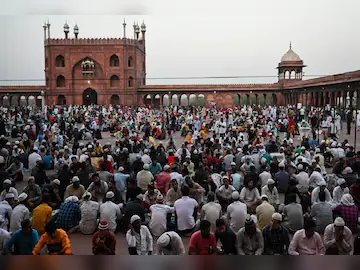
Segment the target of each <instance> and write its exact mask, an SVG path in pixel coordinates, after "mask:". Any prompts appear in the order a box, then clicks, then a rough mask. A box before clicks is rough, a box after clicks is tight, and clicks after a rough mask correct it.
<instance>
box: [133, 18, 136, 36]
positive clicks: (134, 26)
mask: <svg viewBox="0 0 360 270" xmlns="http://www.w3.org/2000/svg"><path fill="white" fill-rule="evenodd" d="M133 28H134V39H136V24H135V21H134V24H133Z"/></svg>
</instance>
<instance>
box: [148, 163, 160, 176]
mask: <svg viewBox="0 0 360 270" xmlns="http://www.w3.org/2000/svg"><path fill="white" fill-rule="evenodd" d="M161 170H162V168H161V165H160V163H156V165H154V164H152V163H151V164H150V165H149V171H150V172H151V173H152V174H153V175H154V176H155V175H157V174H159V173H161Z"/></svg>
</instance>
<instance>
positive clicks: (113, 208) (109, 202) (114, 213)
mask: <svg viewBox="0 0 360 270" xmlns="http://www.w3.org/2000/svg"><path fill="white" fill-rule="evenodd" d="M113 200H114V192H112V191H108V192H107V193H106V196H105V199H104V203H103V204H101V205H100V220H103V221H106V222H107V223H108V226H109V230H110V231H111V232H115V231H118V230H119V229H120V227H121V226H120V224H121V220H122V213H121V210H120V206H119V205H117V204H115V203H114V202H113Z"/></svg>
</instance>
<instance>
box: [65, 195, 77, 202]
mask: <svg viewBox="0 0 360 270" xmlns="http://www.w3.org/2000/svg"><path fill="white" fill-rule="evenodd" d="M78 201H79V198H78V197H76V196H70V197H68V198H66V199H65V203H68V202H74V203H77V202H78Z"/></svg>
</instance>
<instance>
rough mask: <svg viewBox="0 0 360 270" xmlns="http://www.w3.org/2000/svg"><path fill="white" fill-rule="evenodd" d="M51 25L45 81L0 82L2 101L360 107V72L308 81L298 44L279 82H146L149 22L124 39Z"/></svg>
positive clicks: (290, 52) (6, 103) (284, 62)
mask: <svg viewBox="0 0 360 270" xmlns="http://www.w3.org/2000/svg"><path fill="white" fill-rule="evenodd" d="M50 27H51V25H50V23H49V22H48V23H45V24H44V26H43V30H44V61H45V85H43V86H0V104H1V105H4V106H9V105H19V104H21V105H32V104H37V105H39V106H41V105H44V104H48V105H56V104H58V105H64V104H77V105H80V104H85V105H89V104H104V105H109V104H113V105H117V104H123V105H128V106H129V105H151V106H153V107H160V106H168V105H183V106H188V105H193V106H196V105H200V106H212V105H215V104H216V105H217V106H220V107H232V106H239V105H250V104H258V105H287V104H292V105H296V104H299V103H300V104H302V105H314V106H325V105H327V104H329V105H331V106H337V107H349V106H352V107H354V106H355V105H356V104H359V105H360V96H359V92H360V70H357V71H352V72H346V73H342V74H336V75H332V76H325V77H320V78H315V79H304V68H305V67H306V66H305V65H304V62H303V60H302V59H301V58H300V57H299V55H297V54H296V53H295V52H294V50H293V49H292V47H291V44H290V48H289V50H288V51H287V52H286V53H285V54H284V56H283V57H282V58H281V60H280V62H279V63H278V65H277V71H278V72H277V73H278V74H277V75H278V77H277V81H276V82H274V83H272V84H211V85H207V84H196V85H186V84H185V85H147V84H146V25H145V24H144V23H142V24H141V25H140V26H139V25H138V24H135V23H134V25H133V26H132V30H133V31H132V33H131V36H132V37H131V38H129V37H128V36H127V35H126V23H125V21H124V23H123V37H122V38H99V39H97V38H96V39H93V38H80V37H79V27H78V26H77V25H75V26H74V28H73V33H71V34H70V27H69V25H68V24H67V23H65V24H64V27H63V29H64V35H65V36H64V38H61V39H59V38H51V31H50Z"/></svg>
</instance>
